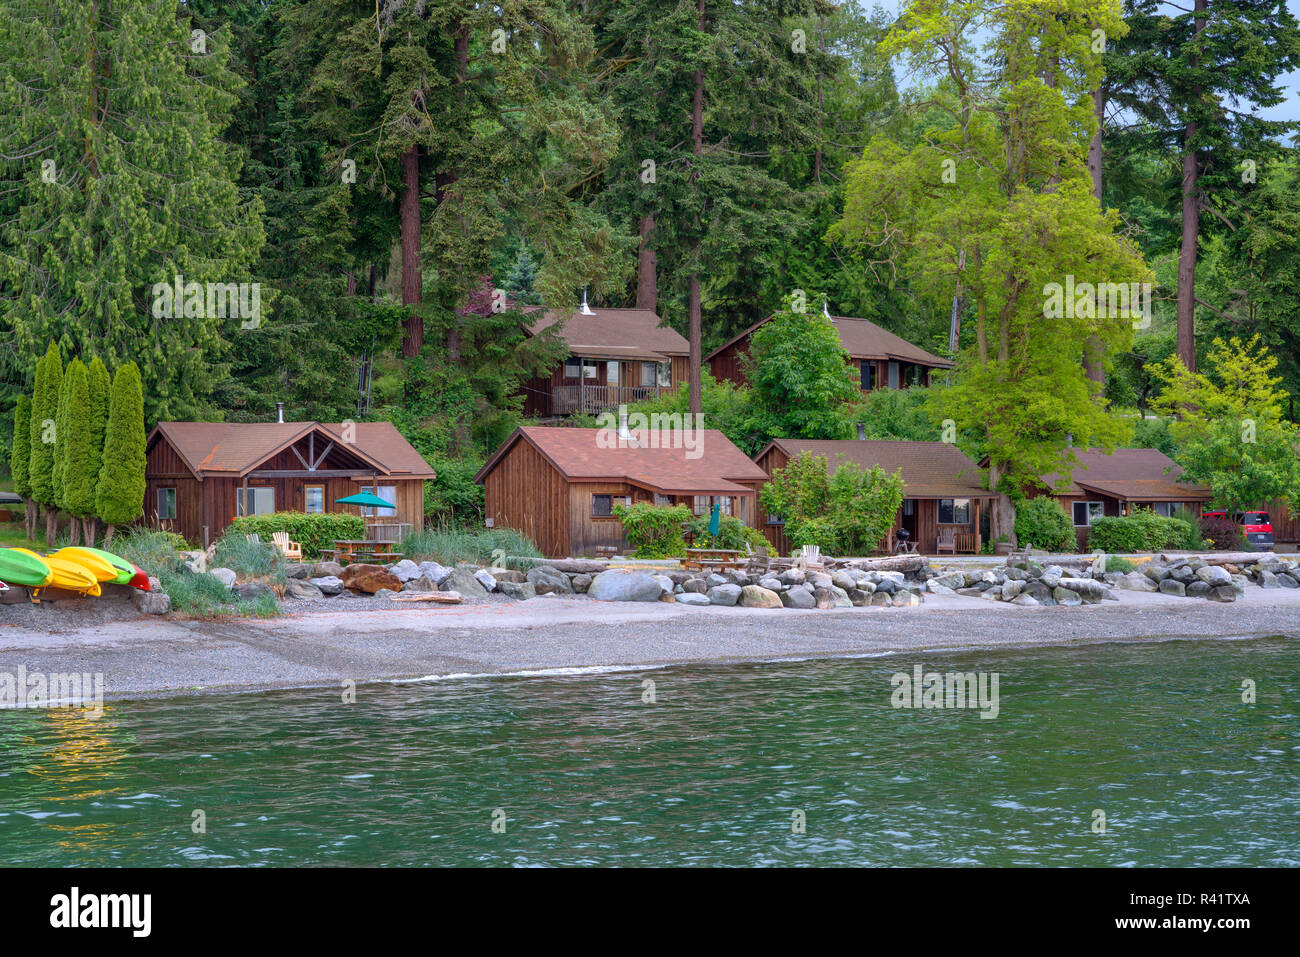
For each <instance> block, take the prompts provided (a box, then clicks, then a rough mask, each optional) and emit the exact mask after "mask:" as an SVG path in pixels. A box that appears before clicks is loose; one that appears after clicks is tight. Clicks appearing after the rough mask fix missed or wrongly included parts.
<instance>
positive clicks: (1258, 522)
mask: <svg viewBox="0 0 1300 957" xmlns="http://www.w3.org/2000/svg"><path fill="white" fill-rule="evenodd" d="M1201 518H1219V519H1223V520H1225V521H1226V520H1227V518H1228V513H1227V512H1202V513H1201ZM1233 520H1234V521H1235V522H1236V523H1237V524H1238V525H1240V526H1241V531H1242V533H1243V534H1244V535H1245V536H1246V543H1247V544H1248V545H1253V546H1254V547H1255V548H1261V549H1262V548H1272V547H1273V522H1272V520H1271V519H1270V518H1269V517H1268V512H1237V513H1236V515H1235V516H1234V519H1233Z"/></svg>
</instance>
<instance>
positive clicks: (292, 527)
mask: <svg viewBox="0 0 1300 957" xmlns="http://www.w3.org/2000/svg"><path fill="white" fill-rule="evenodd" d="M275 532H288V533H289V540H290V541H294V542H298V543H299V544H301V545H302V557H303V560H304V561H316V560H318V559H319V558H320V553H321V549H324V548H333V547H334V542H335V540H336V539H345V538H364V537H365V535H366V523H365V520H364V519H363V518H362V517H361V516H360V515H349V514H347V513H344V512H332V513H328V514H322V515H308V514H307V513H305V512H276V513H274V514H272V515H247V516H245V517H243V518H237V519H235V520H234V521H233V522H231V523H230V524H229V525H227V526H226V531H225V535H224V538H223V539H222V540H223V541H225V539H228V538H239V539H246V538H247V537H248V536H249V535H256V536H257V537H258V538H260V539H261V540H262V541H264V542H270V541H271V535H272V534H273V533H275ZM227 567H233V566H227Z"/></svg>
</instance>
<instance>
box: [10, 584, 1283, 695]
mask: <svg viewBox="0 0 1300 957" xmlns="http://www.w3.org/2000/svg"><path fill="white" fill-rule="evenodd" d="M1118 594H1119V596H1120V600H1119V601H1106V602H1103V603H1101V604H1099V605H1082V606H1079V607H1059V606H1058V607H1044V608H1022V607H1017V606H1014V605H1009V604H1004V603H991V602H988V601H985V600H983V599H979V598H969V597H962V596H936V595H930V596H927V599H926V602H925V604H924V605H922V606H920V607H918V608H852V609H842V610H833V611H797V610H794V609H780V610H769V609H754V608H739V607H736V608H723V607H703V608H697V607H689V606H685V605H677V604H674V603H663V602H660V603H614V602H599V601H595V600H592V599H589V598H586V597H576V596H575V597H564V598H559V597H556V598H550V597H547V598H536V599H533V600H530V601H527V602H508V601H507V602H501V601H493V602H483V603H478V604H466V605H462V606H443V607H428V606H424V607H419V608H411V609H406V608H400V609H399V608H386V609H383V610H373V611H358V610H355V609H351V608H349V609H346V610H338V611H332V610H330V607H329V605H328V604H327V603H311V604H302V605H293V606H290V607H291V611H290V613H289V614H288V615H286V616H285V617H283V618H279V619H271V620H250V619H231V620H224V621H219V622H199V621H180V620H169V619H157V618H146V617H140V618H131V619H128V620H102V621H99V622H97V623H94V624H91V625H76V624H74V619H72V618H70V616H68V615H58V616H57V619H56V617H55V616H51V617H50V619H49V623H48V627H41V626H34V625H32V624H30V623H28V622H32V621H34V620H39V619H32V618H31V616H30V615H25V616H24V624H14V623H13V618H11V619H10V621H9V622H5V621H4V619H3V618H2V617H0V672H10V673H12V672H14V671H15V670H16V669H17V667H18V666H19V665H21V666H24V667H25V668H26V669H27V670H28V671H29V672H32V671H42V672H47V673H54V672H92V673H96V672H99V673H103V674H104V676H105V679H104V681H105V689H106V697H108V698H134V697H152V696H158V695H172V694H193V693H199V692H232V691H257V690H270V689H282V688H301V687H321V686H327V687H337V686H339V684H340V683H341V682H343V681H348V680H350V681H355V682H356V683H357V684H364V683H367V682H374V681H387V680H397V679H412V678H423V677H439V676H456V675H481V674H497V673H513V672H527V671H536V670H543V669H545V670H553V669H598V668H612V667H617V666H651V667H652V666H658V665H668V664H676V663H687V662H727V661H753V660H774V659H783V658H806V657H834V656H840V655H863V654H873V653H889V652H926V651H939V650H943V649H958V648H998V647H1016V646H1033V647H1037V646H1049V645H1079V644H1089V643H1094V644H1095V643H1104V642H1118V641H1167V640H1176V639H1189V638H1190V639H1234V638H1251V637H1262V636H1267V635H1285V636H1290V637H1294V638H1297V639H1300V590H1286V589H1276V590H1274V589H1261V588H1257V587H1253V586H1252V587H1248V588H1247V590H1246V594H1245V597H1243V598H1240V599H1238V600H1237V601H1236V602H1235V603H1232V604H1220V603H1216V602H1210V601H1205V600H1201V599H1190V598H1177V597H1171V596H1166V595H1161V594H1149V593H1139V592H1118Z"/></svg>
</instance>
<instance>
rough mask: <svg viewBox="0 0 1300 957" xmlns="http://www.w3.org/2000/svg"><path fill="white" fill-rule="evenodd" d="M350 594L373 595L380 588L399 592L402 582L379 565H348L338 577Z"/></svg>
mask: <svg viewBox="0 0 1300 957" xmlns="http://www.w3.org/2000/svg"><path fill="white" fill-rule="evenodd" d="M339 577H340V578H342V580H343V587H344V588H346V589H347V590H348V591H350V592H356V593H358V594H365V595H373V594H375V592H377V591H379V590H380V589H381V588H386V589H388V590H389V591H394V592H396V591H401V590H402V580H401V579H400V578H398V577H397V576H396V575H394V574H392V573H391V572H389V571H388V569H386V568H384V567H382V566H380V565H349V566H348V567H347V568H345V569H343V574H342V575H341V576H339Z"/></svg>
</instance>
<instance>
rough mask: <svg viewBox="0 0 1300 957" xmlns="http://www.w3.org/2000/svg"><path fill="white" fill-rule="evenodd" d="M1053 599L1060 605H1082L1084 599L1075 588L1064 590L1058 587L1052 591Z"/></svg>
mask: <svg viewBox="0 0 1300 957" xmlns="http://www.w3.org/2000/svg"><path fill="white" fill-rule="evenodd" d="M1052 597H1053V598H1055V599H1056V603H1057V604H1058V605H1082V604H1083V597H1082V596H1081V595H1080V594H1079V593H1078V592H1077V591H1075V590H1074V589H1073V588H1062V587H1061V586H1060V585H1057V586H1056V587H1055V588H1053V589H1052Z"/></svg>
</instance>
